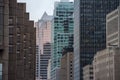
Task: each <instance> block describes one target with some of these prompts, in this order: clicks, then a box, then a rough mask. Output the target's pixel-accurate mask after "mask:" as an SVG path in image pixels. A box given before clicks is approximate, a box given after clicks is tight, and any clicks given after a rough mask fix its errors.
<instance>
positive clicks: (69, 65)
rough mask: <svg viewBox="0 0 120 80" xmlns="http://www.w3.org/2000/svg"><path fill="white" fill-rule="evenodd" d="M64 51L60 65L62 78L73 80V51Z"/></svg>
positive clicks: (63, 79) (62, 79) (61, 79)
mask: <svg viewBox="0 0 120 80" xmlns="http://www.w3.org/2000/svg"><path fill="white" fill-rule="evenodd" d="M69 50H71V49H68V50H67V51H65V52H63V56H62V58H61V65H60V73H59V76H60V80H73V51H69ZM72 50H73V49H72Z"/></svg>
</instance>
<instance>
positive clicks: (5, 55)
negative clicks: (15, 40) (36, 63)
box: [0, 0, 9, 80]
mask: <svg viewBox="0 0 120 80" xmlns="http://www.w3.org/2000/svg"><path fill="white" fill-rule="evenodd" d="M8 19H9V0H1V1H0V79H1V80H8V62H9V36H8V35H9V32H8V31H9V28H8V25H9V22H8Z"/></svg>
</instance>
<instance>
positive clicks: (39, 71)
mask: <svg viewBox="0 0 120 80" xmlns="http://www.w3.org/2000/svg"><path fill="white" fill-rule="evenodd" d="M52 18H53V17H52V16H50V15H48V14H47V13H46V12H45V13H44V14H43V16H42V18H41V19H40V20H38V22H36V24H35V26H36V46H37V52H36V79H37V80H41V79H42V80H46V79H47V67H48V60H49V59H50V56H51V26H52Z"/></svg>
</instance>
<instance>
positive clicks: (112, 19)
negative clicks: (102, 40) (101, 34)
mask: <svg viewBox="0 0 120 80" xmlns="http://www.w3.org/2000/svg"><path fill="white" fill-rule="evenodd" d="M119 12H120V7H118V8H117V9H116V10H114V11H112V12H110V13H109V14H108V15H107V16H106V46H107V47H109V46H117V47H120V41H119V39H120V36H119V35H120V30H119V27H120V25H119V24H120V22H119V18H120V14H119Z"/></svg>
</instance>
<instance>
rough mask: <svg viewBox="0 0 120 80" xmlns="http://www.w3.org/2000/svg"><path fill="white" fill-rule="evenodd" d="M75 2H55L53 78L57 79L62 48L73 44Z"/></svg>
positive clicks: (52, 57) (52, 79) (52, 56)
mask: <svg viewBox="0 0 120 80" xmlns="http://www.w3.org/2000/svg"><path fill="white" fill-rule="evenodd" d="M73 8H74V6H73V2H67V1H66V2H65V1H61V2H55V6H54V19H53V21H52V22H53V25H52V54H51V80H56V74H55V73H56V69H58V68H59V66H60V59H61V57H62V54H61V53H62V50H63V48H64V47H72V46H73V39H71V38H73Z"/></svg>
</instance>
